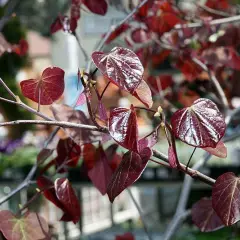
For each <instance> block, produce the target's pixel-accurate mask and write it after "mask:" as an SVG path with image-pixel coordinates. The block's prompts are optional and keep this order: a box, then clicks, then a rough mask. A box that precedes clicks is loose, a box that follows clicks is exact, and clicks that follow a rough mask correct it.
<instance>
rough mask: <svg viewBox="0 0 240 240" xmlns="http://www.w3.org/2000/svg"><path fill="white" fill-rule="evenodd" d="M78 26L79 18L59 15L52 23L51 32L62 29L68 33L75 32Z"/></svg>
mask: <svg viewBox="0 0 240 240" xmlns="http://www.w3.org/2000/svg"><path fill="white" fill-rule="evenodd" d="M76 28H77V19H76V18H74V17H71V18H70V19H69V17H68V16H58V17H57V18H56V20H55V21H54V22H53V23H52V25H51V27H50V32H51V34H54V33H55V32H58V31H60V30H63V31H64V32H67V33H73V32H75V30H76Z"/></svg>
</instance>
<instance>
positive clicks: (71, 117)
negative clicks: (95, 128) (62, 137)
mask: <svg viewBox="0 0 240 240" xmlns="http://www.w3.org/2000/svg"><path fill="white" fill-rule="evenodd" d="M51 108H52V112H53V115H54V117H55V118H56V119H57V120H58V121H65V122H71V123H78V124H85V125H92V122H91V121H90V119H88V118H87V117H86V115H85V114H84V112H82V111H80V110H74V109H73V108H71V107H69V106H67V105H62V104H53V105H52V106H51ZM65 131H66V133H67V134H68V136H69V137H70V138H72V139H73V141H74V142H75V143H76V144H78V145H81V144H82V143H89V142H91V141H92V139H93V137H94V135H93V133H92V132H91V131H90V130H85V129H80V128H66V129H65Z"/></svg>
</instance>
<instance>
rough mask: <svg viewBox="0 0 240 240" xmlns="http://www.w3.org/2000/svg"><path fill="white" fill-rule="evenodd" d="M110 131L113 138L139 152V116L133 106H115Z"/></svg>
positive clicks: (111, 115) (110, 120)
mask: <svg viewBox="0 0 240 240" xmlns="http://www.w3.org/2000/svg"><path fill="white" fill-rule="evenodd" d="M108 126H109V132H110V135H111V136H112V138H113V139H114V140H115V141H116V142H118V143H119V144H120V145H121V146H123V147H125V148H127V149H129V150H132V151H135V152H138V126H137V116H136V112H135V109H134V107H133V106H131V108H130V109H128V108H115V109H113V110H112V111H111V112H110V118H109V124H108Z"/></svg>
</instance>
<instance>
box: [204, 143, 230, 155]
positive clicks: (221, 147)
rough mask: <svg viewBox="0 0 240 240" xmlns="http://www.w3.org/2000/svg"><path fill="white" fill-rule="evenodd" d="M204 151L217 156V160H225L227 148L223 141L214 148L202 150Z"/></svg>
mask: <svg viewBox="0 0 240 240" xmlns="http://www.w3.org/2000/svg"><path fill="white" fill-rule="evenodd" d="M203 149H204V150H205V151H207V152H209V153H210V154H212V155H214V156H217V157H219V158H226V157H227V148H226V146H225V144H224V142H223V141H220V142H219V143H218V144H217V146H216V147H215V148H209V147H208V148H203Z"/></svg>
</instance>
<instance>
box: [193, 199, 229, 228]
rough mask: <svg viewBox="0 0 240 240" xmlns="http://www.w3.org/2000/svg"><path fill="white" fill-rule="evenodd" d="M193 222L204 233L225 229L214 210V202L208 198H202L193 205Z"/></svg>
mask: <svg viewBox="0 0 240 240" xmlns="http://www.w3.org/2000/svg"><path fill="white" fill-rule="evenodd" d="M192 220H193V222H194V224H195V225H196V226H197V227H198V228H199V229H200V230H201V231H202V232H213V231H216V230H218V229H220V228H222V227H224V224H223V222H222V221H221V219H220V218H219V217H218V215H217V214H216V212H215V211H214V209H213V208H212V200H211V199H208V198H202V199H201V200H199V201H198V202H197V203H195V204H194V205H193V207H192Z"/></svg>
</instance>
